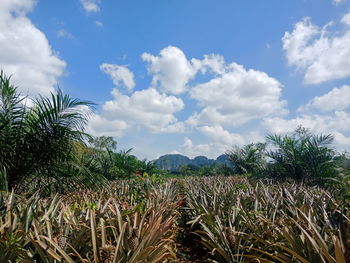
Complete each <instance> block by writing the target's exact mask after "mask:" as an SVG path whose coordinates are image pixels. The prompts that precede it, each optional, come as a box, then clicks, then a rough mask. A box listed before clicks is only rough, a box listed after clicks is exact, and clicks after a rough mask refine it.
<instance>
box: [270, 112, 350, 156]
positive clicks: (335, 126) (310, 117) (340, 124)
mask: <svg viewBox="0 0 350 263" xmlns="http://www.w3.org/2000/svg"><path fill="white" fill-rule="evenodd" d="M263 125H264V126H265V127H266V128H267V130H268V131H269V132H272V133H278V134H285V133H289V132H293V131H294V130H295V128H296V127H298V126H300V125H302V126H303V127H305V128H308V129H310V130H311V131H312V132H314V133H316V134H319V133H324V134H328V133H331V134H333V135H334V143H335V146H336V147H337V149H339V150H344V149H349V147H350V144H349V142H350V138H349V137H348V136H347V134H348V133H349V132H350V114H349V113H348V112H345V111H335V112H334V113H331V114H328V115H320V114H303V115H301V116H298V117H296V118H292V119H283V118H279V117H276V118H266V119H265V120H264V121H263Z"/></svg>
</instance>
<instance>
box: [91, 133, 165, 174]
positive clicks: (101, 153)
mask: <svg viewBox="0 0 350 263" xmlns="http://www.w3.org/2000/svg"><path fill="white" fill-rule="evenodd" d="M90 144H91V146H92V148H90V149H89V150H88V151H86V152H85V156H86V158H87V159H90V160H91V165H90V169H91V170H92V171H93V172H94V173H96V174H100V175H103V176H104V177H105V178H107V179H108V180H115V179H125V178H130V177H131V176H133V175H139V176H142V175H143V174H144V173H147V174H149V175H152V174H157V173H159V170H158V168H157V166H156V165H155V164H154V163H153V162H151V161H147V160H142V161H141V160H138V159H137V158H136V157H135V156H133V155H131V151H132V149H129V150H127V151H125V150H120V151H116V150H117V147H116V146H117V142H116V141H115V140H114V139H113V138H112V137H105V136H102V137H91V138H90Z"/></svg>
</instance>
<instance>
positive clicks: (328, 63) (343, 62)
mask: <svg viewBox="0 0 350 263" xmlns="http://www.w3.org/2000/svg"><path fill="white" fill-rule="evenodd" d="M348 20H349V19H348V14H347V15H345V16H344V17H343V19H342V22H343V23H348V22H349V21H348ZM331 25H332V23H328V24H327V25H325V26H324V27H322V28H319V27H317V26H315V25H313V24H312V23H311V21H310V19H309V18H304V19H303V20H302V21H300V22H298V23H296V24H295V26H294V30H293V32H291V33H290V32H286V33H285V34H284V36H283V38H282V41H283V50H284V51H285V52H286V56H287V60H288V63H289V64H290V65H294V66H296V67H298V68H299V69H303V70H305V75H304V82H305V83H308V84H319V83H322V82H325V81H330V80H336V79H342V78H346V77H349V76H350V60H349V59H348V58H349V57H350V30H348V29H347V30H346V31H345V32H342V33H339V32H337V33H334V34H333V35H332V34H331V33H330V32H328V28H329V27H330V26H331Z"/></svg>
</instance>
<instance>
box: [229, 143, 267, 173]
mask: <svg viewBox="0 0 350 263" xmlns="http://www.w3.org/2000/svg"><path fill="white" fill-rule="evenodd" d="M264 151H265V144H263V143H251V144H247V145H245V146H243V147H242V148H239V147H235V148H234V149H233V150H232V151H230V152H228V153H226V154H227V156H228V159H229V160H230V162H231V163H232V164H233V165H234V167H233V170H234V173H236V174H257V173H259V172H262V171H263V169H264V167H265V163H266V161H265V156H264Z"/></svg>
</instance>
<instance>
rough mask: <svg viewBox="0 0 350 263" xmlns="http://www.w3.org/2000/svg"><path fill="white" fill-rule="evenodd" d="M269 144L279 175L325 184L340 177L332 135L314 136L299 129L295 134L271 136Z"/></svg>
mask: <svg viewBox="0 0 350 263" xmlns="http://www.w3.org/2000/svg"><path fill="white" fill-rule="evenodd" d="M267 141H268V142H269V143H270V144H271V145H272V146H273V148H274V150H271V151H270V152H268V153H267V155H268V157H270V158H271V159H272V164H271V166H270V167H271V168H272V172H273V173H274V174H275V175H276V176H280V177H290V178H293V179H295V180H298V181H309V182H314V183H317V184H323V183H325V181H327V180H328V179H331V178H335V177H336V176H337V174H338V172H337V169H336V166H337V164H336V162H335V157H336V152H335V151H334V150H333V149H332V148H331V147H330V146H331V144H332V141H333V136H332V135H331V134H328V135H322V134H321V135H314V134H311V133H310V132H309V131H308V130H306V129H304V128H302V127H299V128H298V129H297V130H296V131H295V132H294V133H293V134H292V135H285V136H281V135H276V134H270V135H268V136H267Z"/></svg>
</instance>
